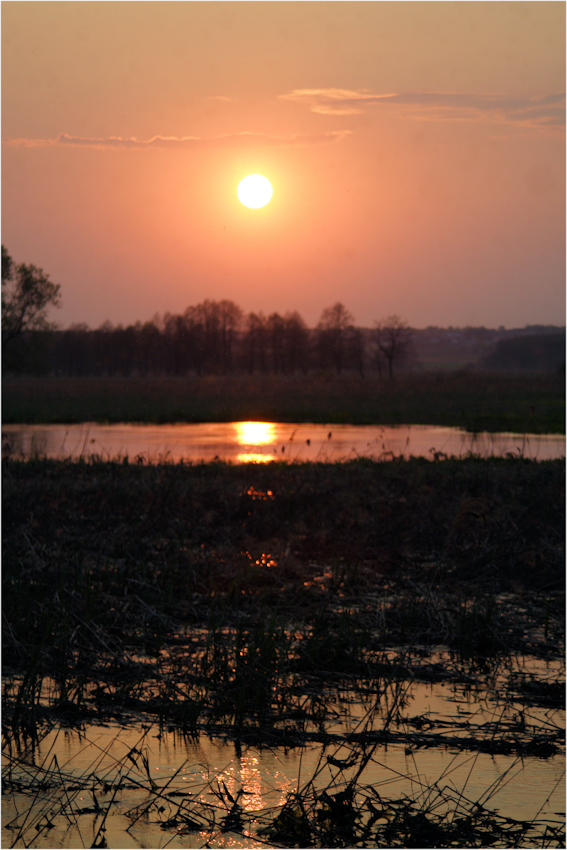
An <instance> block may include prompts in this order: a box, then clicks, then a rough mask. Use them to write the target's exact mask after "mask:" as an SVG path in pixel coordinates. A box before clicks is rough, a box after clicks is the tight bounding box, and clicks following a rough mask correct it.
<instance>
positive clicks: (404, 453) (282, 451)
mask: <svg viewBox="0 0 567 850" xmlns="http://www.w3.org/2000/svg"><path fill="white" fill-rule="evenodd" d="M2 446H3V452H4V453H8V454H11V455H12V456H15V457H19V456H23V457H30V456H34V455H39V456H46V457H50V458H74V459H76V458H79V457H89V456H93V455H96V456H99V457H102V458H103V459H105V460H108V459H116V458H124V457H126V456H127V457H128V458H129V459H130V460H131V461H134V460H136V459H138V460H144V461H146V462H158V461H163V460H167V461H172V462H178V461H180V460H185V461H191V462H193V463H198V462H201V461H211V460H214V459H221V460H226V461H230V462H233V463H266V462H269V461H271V460H301V461H307V460H308V461H341V460H348V459H352V458H354V457H371V458H379V459H385V460H387V459H389V458H392V457H406V458H407V457H410V456H413V457H427V458H429V459H443V458H444V457H450V456H456V457H461V456H464V455H467V454H468V453H469V452H473V453H474V454H478V455H480V456H482V457H490V456H493V455H496V456H498V457H501V456H505V455H506V454H513V455H514V456H519V455H522V456H523V457H527V458H531V459H537V460H550V459H555V458H559V457H564V456H565V437H564V436H561V435H546V434H543V435H542V434H538V435H536V434H524V435H521V434H490V433H479V434H472V433H468V432H465V431H461V430H459V429H457V428H444V427H437V426H427V425H400V426H396V427H386V426H376V425H359V426H355V425H309V424H301V425H299V424H289V423H280V422H221V423H204V424H196V425H195V424H192V425H184V424H179V425H132V424H122V425H98V424H93V423H84V424H81V425H5V426H3V427H2Z"/></svg>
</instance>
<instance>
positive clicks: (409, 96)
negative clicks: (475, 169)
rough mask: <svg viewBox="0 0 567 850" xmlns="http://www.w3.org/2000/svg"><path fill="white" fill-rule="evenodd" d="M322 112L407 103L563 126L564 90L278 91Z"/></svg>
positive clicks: (430, 115) (429, 113) (426, 112)
mask: <svg viewBox="0 0 567 850" xmlns="http://www.w3.org/2000/svg"><path fill="white" fill-rule="evenodd" d="M279 98H280V99H281V100H289V101H293V102H295V103H302V104H304V105H306V106H308V107H309V108H310V110H311V112H318V113H320V114H323V115H356V114H360V113H363V112H366V111H367V109H366V108H367V107H371V106H394V107H396V106H397V107H400V106H402V107H410V108H412V109H413V110H418V111H419V117H420V118H422V119H425V120H431V121H437V120H447V119H449V120H463V119H465V120H485V119H486V118H488V117H489V118H491V119H496V120H497V121H500V122H504V123H510V124H517V125H521V126H531V127H534V128H539V129H553V128H563V127H564V126H565V92H557V93H553V94H550V95H545V96H543V97H533V98H521V97H511V96H509V95H503V94H482V93H480V94H466V93H460V92H406V93H392V94H374V93H372V92H369V91H368V90H366V89H359V90H357V91H351V90H349V89H332V88H331V89H295V90H294V91H292V92H290V93H289V94H283V95H279Z"/></svg>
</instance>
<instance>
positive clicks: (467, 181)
mask: <svg viewBox="0 0 567 850" xmlns="http://www.w3.org/2000/svg"><path fill="white" fill-rule="evenodd" d="M564 88H565V4H564V3H562V2H529V1H528V2H439V3H437V2H362V3H359V2H330V3H327V2H252V3H249V2H234V3H233V2H229V3H224V2H183V0H182V2H14V0H10V2H3V3H2V140H3V144H2V201H3V205H2V242H3V244H4V245H6V247H7V248H8V250H9V252H10V254H11V255H12V257H13V258H14V260H16V261H17V262H31V263H34V264H35V265H37V266H41V267H43V269H44V270H45V271H46V272H48V273H49V275H50V277H51V279H52V280H53V281H55V282H57V283H60V284H61V291H62V301H63V307H62V309H61V310H59V311H57V312H56V314H54V315H53V318H56V319H57V321H58V322H59V323H60V324H61V326H63V327H66V326H68V325H69V324H71V323H75V322H86V323H87V324H89V325H90V326H91V327H97V326H99V325H100V324H101V323H102V322H103V321H105V320H107V319H108V320H110V321H111V322H112V323H114V324H116V323H119V322H121V323H124V324H128V323H131V322H134V321H136V320H142V321H144V320H147V319H150V318H151V317H152V316H153V315H154V314H155V313H156V312H159V313H162V314H163V313H165V312H167V311H169V312H172V313H176V312H182V311H183V310H184V309H185V308H186V307H187V306H188V305H189V304H196V303H198V302H200V301H202V300H203V299H205V298H213V299H222V298H229V299H232V300H234V301H235V302H236V303H237V304H239V305H240V306H241V307H242V308H243V309H244V310H245V311H248V310H254V311H258V310H263V311H264V312H265V313H269V312H272V311H274V310H278V311H280V312H282V313H283V312H285V311H286V310H298V311H299V312H300V313H301V314H302V316H303V317H304V319H305V320H306V321H307V323H308V324H310V325H314V324H315V323H316V322H317V321H318V319H319V316H320V314H321V312H322V310H323V309H324V308H325V307H327V306H329V305H330V304H332V303H334V302H335V301H337V300H341V301H342V302H343V303H344V304H345V305H346V307H347V308H348V309H349V310H350V312H351V313H352V314H353V315H354V317H355V321H356V323H357V324H359V325H365V326H371V325H372V323H373V321H374V320H378V319H381V318H383V317H384V316H387V315H390V314H392V313H398V314H399V315H400V316H401V317H402V318H404V319H406V320H407V321H408V322H409V323H410V324H411V325H413V326H414V327H425V326H426V325H441V326H448V325H453V326H464V325H485V326H487V327H497V326H498V325H504V326H506V327H522V326H524V325H526V324H539V323H543V324H564V322H565V133H564ZM248 173H262V174H265V175H266V176H267V177H268V178H269V179H270V180H271V182H272V184H273V187H274V196H273V200H272V201H271V202H270V204H268V206H266V207H264V208H262V209H260V210H250V209H247V208H245V207H244V206H242V205H241V204H240V202H239V201H238V199H237V196H236V187H237V185H238V182H239V181H240V179H241V178H242V177H244V176H245V175H246V174H248Z"/></svg>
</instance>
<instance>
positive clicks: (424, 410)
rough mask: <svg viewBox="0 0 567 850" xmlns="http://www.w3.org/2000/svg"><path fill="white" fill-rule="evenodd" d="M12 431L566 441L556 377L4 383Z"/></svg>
mask: <svg viewBox="0 0 567 850" xmlns="http://www.w3.org/2000/svg"><path fill="white" fill-rule="evenodd" d="M2 416H3V421H4V422H6V423H20V422H21V423H43V424H48V423H72V422H86V421H91V420H93V421H97V422H156V423H159V422H163V423H164V422H230V421H238V420H267V421H279V422H322V423H327V422H329V423H350V424H359V425H363V424H377V425H396V424H413V425H420V424H421V425H447V426H454V427H460V428H463V429H465V430H468V431H511V432H516V433H525V432H530V433H536V434H537V433H539V434H541V433H555V434H563V433H565V383H564V379H563V377H561V376H559V375H553V374H546V375H533V374H523V375H504V376H503V375H497V374H474V373H466V372H461V373H447V372H446V373H438V374H423V375H422V374H420V375H417V374H416V375H400V376H398V377H396V378H395V380H394V381H389V380H387V379H383V380H380V379H379V378H378V377H376V376H375V375H369V376H367V377H365V378H361V377H359V376H358V375H356V376H354V375H342V376H337V375H335V374H329V375H315V374H313V375H305V376H303V375H302V376H299V375H297V376H293V377H289V378H285V377H282V376H276V377H274V376H269V377H259V376H245V375H235V376H205V377H198V376H189V377H185V378H152V377H148V378H117V377H115V378H5V379H4V381H3V388H2Z"/></svg>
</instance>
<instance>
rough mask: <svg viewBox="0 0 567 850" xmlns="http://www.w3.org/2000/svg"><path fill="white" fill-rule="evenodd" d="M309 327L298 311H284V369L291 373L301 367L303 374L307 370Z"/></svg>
mask: <svg viewBox="0 0 567 850" xmlns="http://www.w3.org/2000/svg"><path fill="white" fill-rule="evenodd" d="M309 342H310V335H309V329H308V327H307V325H306V324H305V322H304V321H303V319H302V318H301V316H300V315H299V313H298V312H297V311H294V312H293V313H289V312H288V313H286V314H285V316H284V357H285V371H286V372H288V373H291V374H292V375H293V373H294V372H295V371H296V369H301V371H302V372H303V373H304V374H305V373H306V372H307V371H308V370H309Z"/></svg>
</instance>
